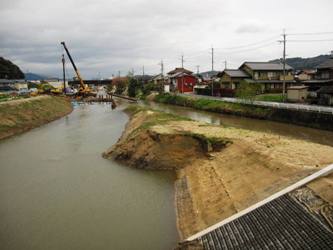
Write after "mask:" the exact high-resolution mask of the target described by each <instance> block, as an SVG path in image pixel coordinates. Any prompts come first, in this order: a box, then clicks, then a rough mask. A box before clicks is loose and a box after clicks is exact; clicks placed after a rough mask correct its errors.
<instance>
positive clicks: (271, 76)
mask: <svg viewBox="0 0 333 250" xmlns="http://www.w3.org/2000/svg"><path fill="white" fill-rule="evenodd" d="M275 75H276V74H275V72H268V73H267V76H268V78H269V79H271V78H273V77H275Z"/></svg>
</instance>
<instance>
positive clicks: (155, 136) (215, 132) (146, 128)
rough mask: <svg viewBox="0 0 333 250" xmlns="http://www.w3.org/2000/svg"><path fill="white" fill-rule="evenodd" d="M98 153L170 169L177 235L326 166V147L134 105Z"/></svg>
mask: <svg viewBox="0 0 333 250" xmlns="http://www.w3.org/2000/svg"><path fill="white" fill-rule="evenodd" d="M103 156H104V157H105V158H112V159H115V160H117V161H119V162H122V163H123V164H126V165H129V166H132V167H136V168H142V169H156V170H162V169H163V170H173V171H175V172H176V176H177V178H176V181H175V192H176V194H175V205H176V212H177V226H178V231H179V234H180V238H181V239H185V238H187V237H189V236H190V235H193V234H194V233H196V232H198V231H200V230H202V229H204V228H207V227H208V226H210V225H212V224H215V223H216V222H218V221H221V220H222V219H225V218H227V217H229V216H231V215H233V214H235V213H237V212H239V211H241V210H242V209H245V208H247V207H249V206H251V205H253V204H255V203H256V202H258V201H260V200H262V199H264V198H266V197H268V196H270V195H272V194H274V193H275V192H277V191H279V190H281V189H283V188H285V187H287V186H288V185H290V184H292V183H295V182H296V181H298V180H300V179H302V178H304V177H305V176H307V175H309V174H311V173H313V172H315V171H317V170H318V169H320V168H322V167H324V166H326V165H328V164H330V163H332V162H333V148H332V147H329V146H324V145H320V144H316V143H311V142H307V141H302V140H297V139H291V138H288V137H283V136H279V135H274V134H268V133H262V132H255V131H249V130H244V129H238V128H231V127H227V128H226V127H222V126H213V125H208V124H205V123H200V122H195V121H191V120H188V119H184V118H181V117H178V116H174V115H171V114H166V113H162V112H157V111H152V110H144V109H136V110H134V111H133V110H132V112H131V119H130V121H129V123H128V124H127V127H126V129H125V131H124V133H123V135H122V137H121V138H120V139H119V141H118V142H117V144H115V145H114V146H113V147H112V148H110V149H109V150H107V151H106V152H104V153H103ZM310 188H311V187H310Z"/></svg>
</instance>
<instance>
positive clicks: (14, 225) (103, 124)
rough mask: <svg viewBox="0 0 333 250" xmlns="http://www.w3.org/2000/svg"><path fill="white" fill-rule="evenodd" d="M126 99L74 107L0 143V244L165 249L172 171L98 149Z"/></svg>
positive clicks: (171, 220)
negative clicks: (118, 159)
mask: <svg viewBox="0 0 333 250" xmlns="http://www.w3.org/2000/svg"><path fill="white" fill-rule="evenodd" d="M125 106H126V104H123V105H120V106H119V107H118V108H117V109H116V110H112V109H111V107H110V105H106V104H105V105H104V104H93V105H90V104H81V105H75V108H74V111H73V112H72V113H71V114H70V115H68V116H67V117H64V118H62V119H59V120H57V121H54V122H52V123H49V124H47V125H44V126H42V127H40V128H37V129H33V130H31V131H29V132H27V133H24V134H22V135H19V136H15V137H12V138H10V139H6V140H2V141H1V142H0V204H1V205H0V221H1V223H0V244H1V249H3V250H6V249H8V250H9V249H15V250H20V249H22V250H29V249H33V250H39V249H40V250H42V249H43V250H44V249H48V250H50V249H148V250H149V249H154V250H155V249H172V248H173V247H174V246H175V245H176V244H177V240H178V234H177V229H176V221H175V209H174V188H173V180H174V176H173V174H172V173H169V172H149V171H140V170H136V169H132V168H128V167H124V166H120V165H119V164H117V163H115V162H114V161H110V160H106V159H104V158H102V157H101V153H102V152H103V151H104V150H106V149H107V148H108V147H110V146H111V145H113V144H114V143H115V142H116V141H117V140H118V138H119V137H120V135H121V133H122V131H123V129H124V127H125V124H126V123H127V121H128V116H127V115H126V114H125V113H124V112H123V108H124V107H125Z"/></svg>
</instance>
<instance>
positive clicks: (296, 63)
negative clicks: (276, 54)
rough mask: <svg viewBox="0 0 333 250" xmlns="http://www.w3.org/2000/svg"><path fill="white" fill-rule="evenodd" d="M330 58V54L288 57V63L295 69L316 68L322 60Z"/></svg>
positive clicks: (276, 60) (277, 60)
mask: <svg viewBox="0 0 333 250" xmlns="http://www.w3.org/2000/svg"><path fill="white" fill-rule="evenodd" d="M329 58H330V55H319V56H315V57H308V58H302V57H292V58H287V59H286V62H287V64H288V65H290V66H292V67H293V68H294V69H314V68H316V67H317V66H318V65H319V64H321V63H322V62H324V61H326V60H327V59H329ZM279 61H280V59H275V60H271V61H270V62H279Z"/></svg>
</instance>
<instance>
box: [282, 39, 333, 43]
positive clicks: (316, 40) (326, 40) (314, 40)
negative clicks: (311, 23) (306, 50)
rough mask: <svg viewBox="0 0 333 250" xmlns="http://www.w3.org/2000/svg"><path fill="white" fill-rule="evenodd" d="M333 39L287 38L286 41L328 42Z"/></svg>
mask: <svg viewBox="0 0 333 250" xmlns="http://www.w3.org/2000/svg"><path fill="white" fill-rule="evenodd" d="M330 41H333V38H332V39H313V40H294V39H292V40H288V42H330Z"/></svg>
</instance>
